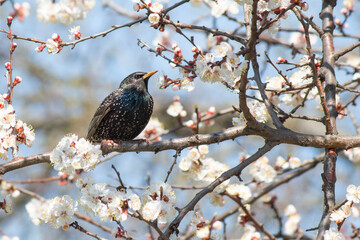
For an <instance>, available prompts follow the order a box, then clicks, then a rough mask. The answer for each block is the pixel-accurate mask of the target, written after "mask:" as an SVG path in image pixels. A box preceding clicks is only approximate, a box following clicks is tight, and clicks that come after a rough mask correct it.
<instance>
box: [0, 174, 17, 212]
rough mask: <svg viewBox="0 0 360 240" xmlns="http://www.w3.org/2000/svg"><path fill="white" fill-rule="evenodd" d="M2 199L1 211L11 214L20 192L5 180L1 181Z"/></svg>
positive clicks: (0, 202) (0, 200)
mask: <svg viewBox="0 0 360 240" xmlns="http://www.w3.org/2000/svg"><path fill="white" fill-rule="evenodd" d="M0 187H1V198H0V209H3V210H4V212H5V213H6V214H11V213H12V210H13V205H14V199H15V198H17V197H19V196H20V191H19V190H17V189H16V188H15V187H14V185H12V184H9V183H8V182H6V181H5V180H1V183H0Z"/></svg>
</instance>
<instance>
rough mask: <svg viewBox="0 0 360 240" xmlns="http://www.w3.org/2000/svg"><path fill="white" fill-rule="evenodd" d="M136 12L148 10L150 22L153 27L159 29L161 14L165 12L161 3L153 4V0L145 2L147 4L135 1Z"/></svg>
mask: <svg viewBox="0 0 360 240" xmlns="http://www.w3.org/2000/svg"><path fill="white" fill-rule="evenodd" d="M133 2H134V6H133V9H134V10H135V11H137V12H138V11H139V10H140V9H147V10H148V12H149V16H148V20H149V22H150V24H151V25H152V26H154V27H155V28H157V27H158V26H157V25H158V23H159V22H160V20H161V12H162V11H163V10H164V6H163V5H162V4H161V3H159V2H154V3H153V2H151V0H145V1H144V2H145V4H144V3H142V2H140V0H133Z"/></svg>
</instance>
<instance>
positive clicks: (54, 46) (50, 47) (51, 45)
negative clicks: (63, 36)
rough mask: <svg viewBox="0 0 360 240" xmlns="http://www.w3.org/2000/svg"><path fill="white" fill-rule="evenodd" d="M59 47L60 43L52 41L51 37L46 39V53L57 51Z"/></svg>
mask: <svg viewBox="0 0 360 240" xmlns="http://www.w3.org/2000/svg"><path fill="white" fill-rule="evenodd" d="M59 47H60V44H59V43H58V42H56V41H54V39H52V38H49V39H48V40H47V41H46V48H47V51H48V53H52V54H56V53H58V52H59V51H60V49H59Z"/></svg>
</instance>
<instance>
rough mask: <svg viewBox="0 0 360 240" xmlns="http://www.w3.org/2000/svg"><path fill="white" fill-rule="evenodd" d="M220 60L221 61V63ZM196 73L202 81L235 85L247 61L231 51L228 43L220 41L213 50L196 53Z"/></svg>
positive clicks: (245, 68)
mask: <svg viewBox="0 0 360 240" xmlns="http://www.w3.org/2000/svg"><path fill="white" fill-rule="evenodd" d="M221 62H222V63H221ZM195 65H196V68H195V69H196V71H195V73H196V75H197V76H198V77H199V78H200V79H201V80H202V81H204V82H210V83H214V82H223V81H225V82H227V83H228V84H229V85H230V86H231V87H235V86H236V84H238V82H239V81H240V78H241V76H242V75H243V73H244V72H245V71H247V69H248V61H247V60H244V61H243V62H241V61H240V58H239V57H238V56H237V55H236V54H235V53H233V52H232V47H231V45H230V44H229V43H227V42H225V41H222V42H220V43H219V44H217V45H215V46H214V52H212V53H207V54H205V55H203V54H198V56H197V58H196V62H195Z"/></svg>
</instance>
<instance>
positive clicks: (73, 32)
mask: <svg viewBox="0 0 360 240" xmlns="http://www.w3.org/2000/svg"><path fill="white" fill-rule="evenodd" d="M69 32H70V35H69V39H70V40H77V39H79V38H80V36H81V34H80V26H74V27H72V28H70V30H69Z"/></svg>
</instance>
